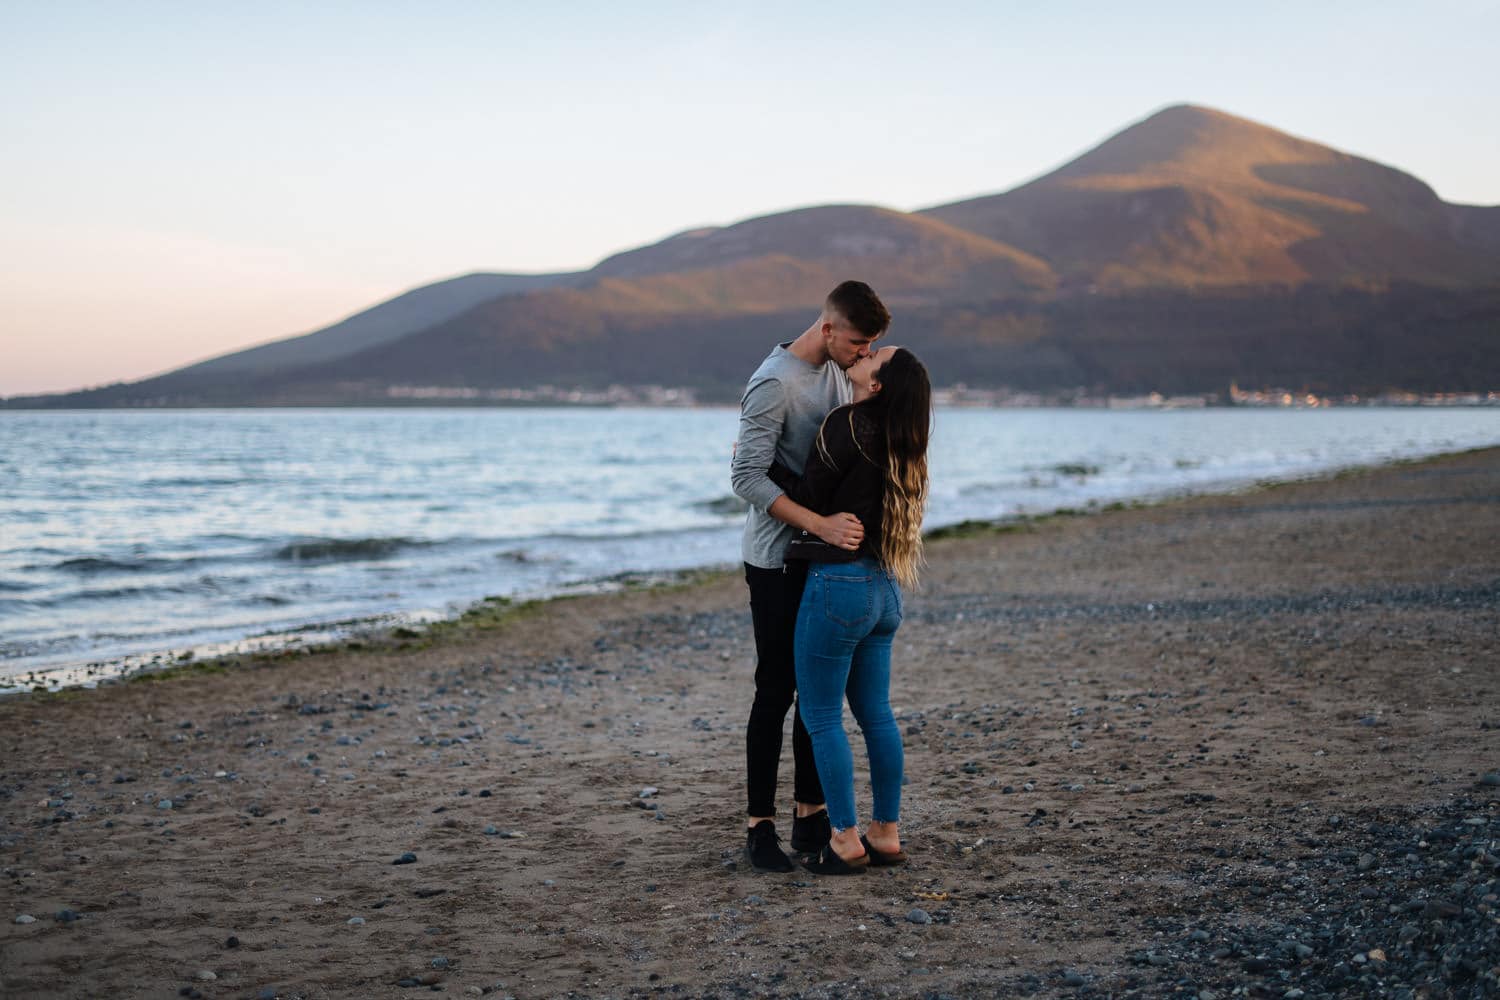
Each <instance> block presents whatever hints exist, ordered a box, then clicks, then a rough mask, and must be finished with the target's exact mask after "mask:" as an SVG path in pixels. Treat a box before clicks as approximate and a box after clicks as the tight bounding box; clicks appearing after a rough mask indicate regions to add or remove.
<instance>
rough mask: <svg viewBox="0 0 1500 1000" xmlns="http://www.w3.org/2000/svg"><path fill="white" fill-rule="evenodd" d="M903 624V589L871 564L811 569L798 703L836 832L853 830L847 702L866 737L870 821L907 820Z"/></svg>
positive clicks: (800, 621)
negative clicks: (899, 694) (898, 671)
mask: <svg viewBox="0 0 1500 1000" xmlns="http://www.w3.org/2000/svg"><path fill="white" fill-rule="evenodd" d="M900 624H901V588H900V587H899V586H898V585H897V583H896V580H895V578H894V577H892V576H891V574H890V573H889V572H888V571H887V570H885V569H883V568H882V567H881V566H880V564H879V563H878V562H877V561H876V560H874V559H870V558H866V559H861V560H859V561H858V562H852V563H813V564H811V566H809V567H808V572H807V587H806V589H804V590H803V592H802V607H801V608H800V609H799V611H798V613H797V633H796V640H795V644H794V648H795V652H796V663H797V700H798V702H799V704H800V705H801V709H802V721H803V723H804V724H806V726H807V732H808V735H809V736H811V737H812V745H813V759H814V760H816V761H817V764H818V777H819V778H820V779H821V780H822V782H823V793H824V796H825V797H826V798H827V800H828V821H829V823H830V824H831V825H832V826H833V828H834V829H835V830H847V829H848V828H849V827H851V826H854V825H855V814H854V759H853V757H852V755H851V754H850V751H849V739H848V737H847V736H845V735H844V696H845V695H848V697H849V708H850V710H851V711H852V712H853V713H854V719H855V721H856V722H858V723H859V728H860V730H861V731H863V732H864V735H865V752H866V753H867V754H868V755H869V758H870V784H871V786H872V791H873V798H874V812H873V816H872V818H873V819H874V821H875V822H877V823H895V822H898V821H899V820H900V818H901V780H902V766H903V755H902V750H901V731H900V730H899V729H897V728H896V719H895V716H893V715H892V714H891V698H890V690H891V640H892V639H893V638H894V637H895V635H896V629H897V627H899V626H900Z"/></svg>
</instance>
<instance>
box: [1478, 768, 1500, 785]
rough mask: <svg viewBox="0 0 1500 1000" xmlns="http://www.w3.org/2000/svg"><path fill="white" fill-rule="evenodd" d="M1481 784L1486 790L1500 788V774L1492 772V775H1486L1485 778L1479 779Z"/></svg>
mask: <svg viewBox="0 0 1500 1000" xmlns="http://www.w3.org/2000/svg"><path fill="white" fill-rule="evenodd" d="M1479 783H1480V784H1481V785H1483V786H1485V787H1486V788H1495V787H1500V774H1497V773H1496V772H1494V771H1491V772H1490V773H1488V774H1486V775H1485V776H1484V777H1482V778H1480V779H1479Z"/></svg>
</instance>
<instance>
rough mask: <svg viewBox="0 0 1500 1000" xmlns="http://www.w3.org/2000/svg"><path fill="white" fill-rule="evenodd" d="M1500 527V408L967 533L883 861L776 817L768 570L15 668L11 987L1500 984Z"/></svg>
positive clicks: (348, 991) (689, 991)
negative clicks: (767, 738) (765, 820)
mask: <svg viewBox="0 0 1500 1000" xmlns="http://www.w3.org/2000/svg"><path fill="white" fill-rule="evenodd" d="M1497 542H1500V449H1494V448H1492V449H1484V450H1480V451H1473V452H1467V453H1463V454H1458V455H1449V456H1445V457H1442V458H1436V459H1431V460H1426V461H1421V462H1408V463H1404V464H1402V465H1397V466H1383V467H1380V468H1377V469H1374V470H1363V471H1359V472H1348V473H1345V474H1343V475H1340V476H1335V477H1329V478H1324V479H1319V480H1314V481H1306V482H1298V483H1292V484H1285V485H1279V486H1277V487H1275V488H1273V489H1268V490H1257V491H1252V492H1248V493H1242V494H1236V495H1228V496H1223V495H1221V496H1210V497H1195V498H1190V499H1185V500H1178V501H1173V502H1171V503H1166V504H1159V505H1153V506H1141V507H1137V508H1134V509H1129V508H1127V509H1121V510H1115V511H1111V512H1106V513H1101V514H1099V515H1097V516H1089V517H1069V516H1063V517H1053V518H1047V519H1038V520H1035V521H1030V522H1026V523H1025V524H1022V525H1012V526H999V527H987V528H982V529H981V528H970V529H968V530H967V531H966V532H965V533H963V534H960V535H955V536H953V537H947V538H938V539H935V540H933V541H932V543H931V546H930V549H929V568H928V571H927V574H926V577H925V585H924V587H923V588H922V589H921V590H918V591H914V592H912V593H910V594H909V595H908V601H907V604H906V621H905V623H904V624H903V626H902V629H901V631H900V632H899V633H898V634H897V637H896V649H895V654H896V655H895V667H896V669H895V671H894V673H893V681H892V701H893V707H894V708H895V710H896V712H897V717H898V720H899V723H900V726H901V729H902V733H903V742H904V745H905V752H906V773H907V779H908V781H907V785H906V788H905V792H904V798H903V803H902V830H903V836H904V839H905V842H906V848H907V851H908V853H909V854H910V855H911V857H912V860H911V862H910V863H909V864H908V865H906V866H904V867H902V868H898V869H889V870H884V871H881V872H876V873H869V874H867V875H865V876H863V877H861V878H855V879H827V878H817V877H814V876H811V875H808V874H806V873H804V872H798V873H794V874H792V875H788V876H779V877H778V876H762V875H755V874H753V873H750V872H749V871H748V870H747V869H745V867H744V865H743V863H742V862H741V861H740V860H739V851H740V847H741V846H742V843H743V832H742V831H743V818H742V809H743V802H742V788H743V752H744V746H743V738H744V733H743V718H744V713H745V712H746V711H747V710H748V706H749V700H750V695H751V680H750V678H751V675H752V673H753V661H754V651H753V644H752V641H751V635H750V627H749V613H748V609H747V607H746V597H745V593H744V584H743V581H741V580H739V579H738V578H737V577H736V574H734V573H732V572H731V573H722V574H717V575H714V574H710V575H706V576H705V577H703V578H702V579H699V580H696V581H691V582H688V583H686V584H684V585H680V586H676V587H657V588H648V589H639V590H633V591H624V592H621V593H616V594H610V595H602V596H601V595H590V596H578V597H573V598H569V599H564V600H554V601H548V602H541V603H536V604H530V605H515V606H509V607H506V606H499V607H494V608H491V609H489V611H488V612H486V613H484V614H482V615H478V614H476V615H475V616H474V617H472V618H471V619H470V620H469V621H468V622H466V623H451V624H449V625H446V626H443V625H437V626H434V627H433V630H432V634H430V635H425V636H424V635H414V636H411V637H405V638H397V639H394V640H393V641H392V642H390V643H388V644H383V645H370V646H364V647H359V648H351V647H349V646H347V645H345V646H342V647H338V648H334V649H329V650H326V651H320V652H316V653H306V654H303V653H298V654H294V655H286V656H266V657H263V658H255V659H251V660H248V661H246V662H244V663H242V664H241V665H240V667H239V668H234V669H224V670H223V671H222V672H218V673H213V674H212V675H211V676H210V675H206V674H204V673H201V672H197V671H195V670H185V671H182V672H179V673H177V674H175V675H170V674H169V675H161V676H156V677H155V682H151V681H143V682H138V683H124V684H114V685H108V686H105V687H101V688H98V689H96V690H91V691H89V692H88V693H87V694H84V692H82V691H68V692H63V693H60V694H50V695H31V696H27V697H20V698H7V699H0V733H4V734H5V750H6V754H5V758H4V759H5V765H4V767H3V773H0V789H3V795H0V870H3V872H4V873H5V875H6V883H5V884H6V890H5V896H6V902H5V906H6V907H9V909H6V910H3V911H0V955H3V962H0V987H3V991H4V992H5V993H6V995H7V996H12V995H14V996H16V997H84V996H96V995H115V994H134V993H141V994H145V993H150V994H152V995H169V994H171V993H174V992H177V991H179V990H181V989H188V990H190V991H191V990H197V991H199V992H200V993H202V994H203V995H204V996H219V995H233V996H262V995H265V996H282V997H292V996H301V997H321V996H349V995H359V996H366V995H375V996H400V995H405V991H406V990H408V989H411V988H413V985H412V984H419V985H437V986H441V987H442V988H443V989H445V990H447V991H449V992H453V993H459V994H467V995H481V996H484V995H491V996H494V997H495V998H496V1000H500V998H504V997H516V998H518V1000H534V998H549V997H561V996H568V995H571V996H574V997H598V998H605V997H613V998H621V997H630V996H633V997H641V998H644V997H649V996H655V995H669V996H684V997H698V996H707V995H719V996H726V995H735V996H745V995H749V996H768V997H780V998H783V1000H792V998H805V1000H832V998H835V997H838V998H843V997H855V998H866V997H868V998H871V1000H874V998H876V997H889V996H895V997H919V996H920V997H926V996H931V995H948V996H953V997H956V998H969V997H987V996H994V995H1020V994H1027V995H1033V996H1041V997H1076V996H1079V995H1084V994H1089V995H1096V996H1103V995H1112V996H1121V997H1123V996H1139V997H1154V996H1162V995H1167V994H1171V993H1173V992H1182V993H1183V994H1184V995H1188V996H1193V995H1200V996H1201V995H1202V994H1203V993H1204V992H1207V993H1210V994H1212V995H1214V996H1217V997H1227V996H1230V995H1234V994H1235V993H1236V991H1238V995H1242V996H1244V995H1248V996H1257V995H1269V996H1276V997H1281V996H1285V995H1287V994H1288V993H1289V992H1291V991H1294V990H1300V991H1302V993H1303V995H1304V996H1306V997H1308V998H1312V997H1333V996H1350V995H1370V996H1374V995H1380V994H1381V993H1382V992H1384V993H1386V994H1389V995H1391V996H1396V995H1401V994H1402V992H1403V991H1405V993H1407V994H1410V995H1412V996H1447V995H1454V996H1482V995H1488V994H1491V993H1494V992H1496V991H1497V990H1500V924H1497V922H1496V921H1495V919H1494V915H1495V913H1496V912H1500V911H1497V906H1500V858H1497V855H1500V851H1497V849H1496V845H1497V844H1500V710H1497V708H1496V706H1497V705H1500V687H1497V684H1500V676H1497V673H1496V670H1495V666H1494V665H1495V664H1496V663H1500V544H1497ZM783 756H784V760H783V765H782V767H783V775H782V780H783V785H784V786H789V783H790V766H791V765H790V753H786V754H784V755H783ZM859 756H860V754H859V752H858V744H857V736H856V757H857V758H858V757H859ZM856 773H857V774H860V773H862V769H859V770H857V772H856ZM857 789H858V792H859V795H858V801H859V802H860V803H861V809H862V810H863V811H862V813H861V815H862V816H866V815H867V810H868V805H867V803H868V797H867V796H868V792H867V788H866V787H865V785H864V784H863V779H857ZM784 791H786V792H787V794H789V787H784ZM783 797H785V796H783ZM408 856H410V858H411V860H410V861H409V862H408V861H407V860H406V859H407V858H408ZM21 916H27V917H32V918H34V919H33V920H32V921H30V922H25V921H23V922H19V923H18V922H15V921H16V920H17V918H19V917H21Z"/></svg>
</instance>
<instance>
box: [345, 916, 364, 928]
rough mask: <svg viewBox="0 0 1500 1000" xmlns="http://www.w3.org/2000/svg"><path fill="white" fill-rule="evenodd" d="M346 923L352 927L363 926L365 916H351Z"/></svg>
mask: <svg viewBox="0 0 1500 1000" xmlns="http://www.w3.org/2000/svg"><path fill="white" fill-rule="evenodd" d="M345 923H347V924H348V925H349V926H350V927H363V926H364V925H365V918H364V917H350V918H349V919H348V920H346V921H345Z"/></svg>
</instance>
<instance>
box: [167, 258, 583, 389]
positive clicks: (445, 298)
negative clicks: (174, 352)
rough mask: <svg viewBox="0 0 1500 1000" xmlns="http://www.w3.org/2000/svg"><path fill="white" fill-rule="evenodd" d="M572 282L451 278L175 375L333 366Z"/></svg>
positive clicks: (561, 278)
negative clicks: (472, 312) (479, 308)
mask: <svg viewBox="0 0 1500 1000" xmlns="http://www.w3.org/2000/svg"><path fill="white" fill-rule="evenodd" d="M572 277H573V275H571V274H466V275H464V276H462V277H459V278H449V279H447V280H445V281H439V282H435V283H433V284H430V285H423V286H422V287H420V288H414V289H412V290H411V291H409V292H404V293H403V294H401V295H398V296H396V297H395V298H393V299H388V300H386V301H385V302H382V303H380V304H379V305H375V306H371V307H370V308H369V309H364V310H362V311H360V312H357V313H355V314H354V315H353V316H350V317H349V318H348V319H344V320H340V321H339V322H337V323H335V324H333V325H332V326H327V327H324V328H323V329H321V330H316V331H314V332H312V333H306V334H303V335H302V336H300V337H289V338H287V339H286V340H278V341H274V342H273V343H269V344H263V345H261V346H260V347H252V348H249V349H247V350H242V351H235V352H234V353H232V354H226V355H223V356H222V357H217V358H213V359H211V360H208V361H203V362H199V363H198V364H195V365H190V366H188V367H187V368H181V369H178V370H177V372H175V373H174V374H177V375H189V374H192V375H220V374H224V373H226V372H267V371H273V370H276V369H287V368H295V367H297V366H299V365H308V364H317V363H319V362H325V361H332V360H335V359H337V358H341V357H346V356H348V355H350V354H354V353H356V352H358V351H362V350H364V349H365V348H368V347H374V346H375V345H377V344H383V343H385V342H387V341H391V340H395V339H397V338H398V337H404V336H406V335H407V334H409V333H416V332H417V331H419V330H424V329H426V328H427V327H429V326H432V325H433V324H435V323H441V322H443V321H444V320H447V319H451V318H453V317H454V316H457V315H458V314H459V313H462V312H464V311H465V310H467V309H471V308H473V307H474V306H476V305H478V304H479V303H481V302H487V301H490V300H492V299H496V298H499V297H501V296H505V295H511V294H514V293H516V292H524V291H531V290H533V289H538V288H549V287H552V286H554V285H558V284H561V283H564V282H566V281H567V280H569V279H571V278H572Z"/></svg>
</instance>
